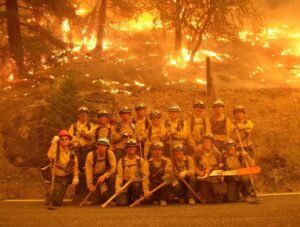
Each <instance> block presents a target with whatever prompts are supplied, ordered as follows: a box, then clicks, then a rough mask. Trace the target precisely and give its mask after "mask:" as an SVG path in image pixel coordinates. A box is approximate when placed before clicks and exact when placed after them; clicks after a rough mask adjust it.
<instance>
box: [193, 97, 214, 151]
mask: <svg viewBox="0 0 300 227" xmlns="http://www.w3.org/2000/svg"><path fill="white" fill-rule="evenodd" d="M193 108H194V109H196V108H201V109H203V110H204V109H205V105H204V103H203V101H201V100H196V101H195V102H194V103H193ZM187 124H188V144H189V147H190V149H191V150H193V152H195V151H196V147H197V146H198V145H199V144H201V140H202V137H203V135H205V134H207V133H211V125H210V121H209V118H207V117H205V116H204V115H203V116H195V114H193V115H192V116H191V117H190V118H189V119H188V121H187Z"/></svg>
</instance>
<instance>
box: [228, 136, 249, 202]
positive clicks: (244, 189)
mask: <svg viewBox="0 0 300 227" xmlns="http://www.w3.org/2000/svg"><path fill="white" fill-rule="evenodd" d="M223 163H224V167H225V170H235V169H239V168H243V167H248V166H254V160H253V159H252V158H251V156H250V155H249V154H248V153H247V152H246V151H245V150H242V151H241V152H238V151H237V146H236V143H235V141H234V140H232V139H229V140H227V141H226V143H225V152H224V153H223ZM225 182H226V184H227V195H226V199H227V202H236V201H237V200H238V199H239V194H240V193H241V194H242V195H243V200H244V201H245V202H251V196H250V195H251V192H252V186H251V182H250V177H249V176H247V175H245V176H226V177H225Z"/></svg>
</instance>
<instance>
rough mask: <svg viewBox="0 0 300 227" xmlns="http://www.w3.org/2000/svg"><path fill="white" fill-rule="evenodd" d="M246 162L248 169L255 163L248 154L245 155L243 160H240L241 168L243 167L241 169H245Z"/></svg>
mask: <svg viewBox="0 0 300 227" xmlns="http://www.w3.org/2000/svg"><path fill="white" fill-rule="evenodd" d="M246 161H247V163H248V166H249V167H251V166H255V161H254V159H253V158H251V157H250V155H249V154H247V155H246V156H245V157H243V159H242V166H243V167H247V164H246Z"/></svg>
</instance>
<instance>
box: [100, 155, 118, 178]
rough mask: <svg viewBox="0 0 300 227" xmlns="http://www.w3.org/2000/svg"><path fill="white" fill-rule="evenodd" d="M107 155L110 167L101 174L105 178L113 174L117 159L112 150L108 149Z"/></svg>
mask: <svg viewBox="0 0 300 227" xmlns="http://www.w3.org/2000/svg"><path fill="white" fill-rule="evenodd" d="M107 155H108V160H109V164H110V168H109V169H108V171H107V172H106V173H104V174H103V175H104V176H105V177H106V178H109V177H110V176H111V175H112V174H114V173H115V172H116V169H117V161H116V156H115V154H114V152H112V151H111V150H108V152H107Z"/></svg>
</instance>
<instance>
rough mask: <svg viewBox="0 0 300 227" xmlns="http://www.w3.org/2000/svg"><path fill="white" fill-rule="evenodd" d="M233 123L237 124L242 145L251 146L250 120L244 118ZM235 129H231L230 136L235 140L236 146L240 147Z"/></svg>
mask: <svg viewBox="0 0 300 227" xmlns="http://www.w3.org/2000/svg"><path fill="white" fill-rule="evenodd" d="M233 123H237V125H238V128H239V132H240V136H241V139H242V143H243V146H244V147H250V146H252V145H253V141H252V138H251V132H252V129H253V123H252V122H251V121H250V120H245V121H243V122H237V121H234V122H233ZM236 130H237V129H234V130H233V133H232V138H233V139H234V140H235V141H236V143H237V147H241V145H240V143H239V139H238V136H237V132H236Z"/></svg>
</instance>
